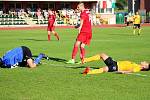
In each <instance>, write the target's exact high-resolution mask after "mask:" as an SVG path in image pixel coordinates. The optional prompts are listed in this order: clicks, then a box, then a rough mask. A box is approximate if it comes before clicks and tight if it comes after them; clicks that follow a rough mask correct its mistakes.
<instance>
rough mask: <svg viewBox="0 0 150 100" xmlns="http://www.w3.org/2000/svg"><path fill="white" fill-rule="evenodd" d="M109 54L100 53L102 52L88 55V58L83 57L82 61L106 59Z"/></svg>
mask: <svg viewBox="0 0 150 100" xmlns="http://www.w3.org/2000/svg"><path fill="white" fill-rule="evenodd" d="M108 57H109V56H108V55H106V54H104V53H102V54H97V55H94V56H92V57H88V58H84V63H86V62H91V61H96V60H101V59H102V60H103V61H104V60H106V59H107V58H108Z"/></svg>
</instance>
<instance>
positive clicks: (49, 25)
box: [47, 23, 55, 31]
mask: <svg viewBox="0 0 150 100" xmlns="http://www.w3.org/2000/svg"><path fill="white" fill-rule="evenodd" d="M54 29H55V26H54V24H50V23H48V27H47V31H54Z"/></svg>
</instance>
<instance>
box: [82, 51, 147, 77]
mask: <svg viewBox="0 0 150 100" xmlns="http://www.w3.org/2000/svg"><path fill="white" fill-rule="evenodd" d="M100 59H102V60H103V61H104V63H105V64H106V66H105V67H101V68H99V69H93V70H91V69H90V67H86V68H85V70H84V71H83V74H85V75H86V74H98V73H104V72H117V73H122V74H127V73H132V72H139V71H148V70H150V63H148V62H146V61H143V62H141V64H136V63H134V62H131V61H114V60H113V59H112V58H111V57H109V56H108V55H106V54H105V53H102V54H100V55H95V56H92V57H89V58H85V59H84V63H86V62H90V61H95V60H100Z"/></svg>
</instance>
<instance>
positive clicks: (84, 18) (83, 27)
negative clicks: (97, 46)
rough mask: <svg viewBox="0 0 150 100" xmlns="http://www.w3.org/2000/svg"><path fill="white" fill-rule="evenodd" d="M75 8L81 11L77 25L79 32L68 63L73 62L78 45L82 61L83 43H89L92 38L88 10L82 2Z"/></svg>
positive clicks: (83, 53) (83, 54)
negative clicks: (78, 24)
mask: <svg viewBox="0 0 150 100" xmlns="http://www.w3.org/2000/svg"><path fill="white" fill-rule="evenodd" d="M77 9H78V10H79V11H80V12H81V14H80V26H79V28H78V29H79V34H78V36H77V38H76V42H75V44H74V48H73V51H72V59H71V60H69V61H68V62H66V63H68V64H74V63H75V57H76V55H77V52H78V47H80V58H81V62H82V63H83V61H84V56H85V48H84V47H85V45H90V40H91V38H92V28H91V20H90V13H89V10H87V9H85V7H84V3H79V4H78V6H77Z"/></svg>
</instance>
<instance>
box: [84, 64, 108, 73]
mask: <svg viewBox="0 0 150 100" xmlns="http://www.w3.org/2000/svg"><path fill="white" fill-rule="evenodd" d="M104 72H108V67H107V66H105V67H101V68H99V69H90V68H89V67H87V68H86V69H85V70H84V71H83V74H100V73H104Z"/></svg>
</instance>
